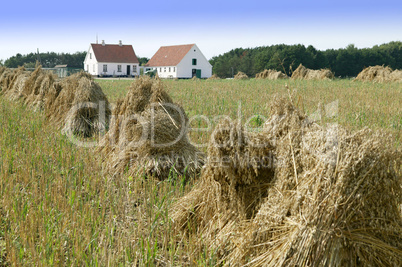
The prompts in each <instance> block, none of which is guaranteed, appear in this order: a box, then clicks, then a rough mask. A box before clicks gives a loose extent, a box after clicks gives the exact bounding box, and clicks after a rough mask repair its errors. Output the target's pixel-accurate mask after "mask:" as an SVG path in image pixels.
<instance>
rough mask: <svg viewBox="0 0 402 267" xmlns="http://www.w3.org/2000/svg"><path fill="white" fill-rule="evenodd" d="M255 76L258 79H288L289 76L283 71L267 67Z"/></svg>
mask: <svg viewBox="0 0 402 267" xmlns="http://www.w3.org/2000/svg"><path fill="white" fill-rule="evenodd" d="M255 78H256V79H268V80H278V79H287V78H289V77H288V76H287V75H286V74H284V73H283V72H281V71H276V70H267V69H265V70H263V71H262V72H260V73H257V74H256V75H255Z"/></svg>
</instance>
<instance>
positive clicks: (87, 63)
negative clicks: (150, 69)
mask: <svg viewBox="0 0 402 267" xmlns="http://www.w3.org/2000/svg"><path fill="white" fill-rule="evenodd" d="M91 54H92V56H91ZM91 57H92V58H91ZM103 65H107V72H103ZM117 65H121V72H118V71H117V70H118V67H117ZM127 65H130V72H131V73H130V75H139V74H140V64H139V63H112V62H98V61H97V60H96V57H95V54H94V52H93V50H92V46H89V49H88V52H87V55H86V56H85V60H84V70H85V71H86V72H88V73H89V74H91V75H95V76H98V75H108V76H109V75H112V76H113V75H116V76H120V75H127ZM134 66H136V67H137V69H136V72H134Z"/></svg>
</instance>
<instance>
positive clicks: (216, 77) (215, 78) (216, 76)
mask: <svg viewBox="0 0 402 267" xmlns="http://www.w3.org/2000/svg"><path fill="white" fill-rule="evenodd" d="M220 79H221V78H219V76H218V75H216V74H212V76H211V77H209V78H208V79H207V80H220Z"/></svg>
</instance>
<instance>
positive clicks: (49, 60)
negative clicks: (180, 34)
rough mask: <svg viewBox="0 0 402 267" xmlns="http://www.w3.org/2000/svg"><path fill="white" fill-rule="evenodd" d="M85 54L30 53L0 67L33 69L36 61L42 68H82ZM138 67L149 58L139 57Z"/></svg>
mask: <svg viewBox="0 0 402 267" xmlns="http://www.w3.org/2000/svg"><path fill="white" fill-rule="evenodd" d="M86 54H87V52H76V53H74V54H69V53H55V52H47V53H39V54H37V53H30V54H27V55H21V54H17V55H15V56H12V57H10V58H8V59H7V60H5V61H4V63H2V62H1V61H0V65H1V64H3V65H4V66H6V67H8V68H18V67H19V66H25V67H26V68H34V67H35V65H36V61H39V62H40V64H41V65H42V67H44V68H54V67H55V66H56V65H68V66H69V67H72V68H82V69H83V68H84V60H85V56H86ZM138 60H139V62H140V65H145V64H146V63H147V62H148V60H149V58H146V57H139V58H138Z"/></svg>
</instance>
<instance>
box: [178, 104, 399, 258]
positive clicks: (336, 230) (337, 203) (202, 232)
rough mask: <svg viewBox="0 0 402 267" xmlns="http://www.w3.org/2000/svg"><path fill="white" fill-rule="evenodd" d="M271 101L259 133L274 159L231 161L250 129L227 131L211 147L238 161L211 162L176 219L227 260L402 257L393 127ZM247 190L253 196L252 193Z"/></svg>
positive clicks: (212, 152) (215, 153)
mask: <svg viewBox="0 0 402 267" xmlns="http://www.w3.org/2000/svg"><path fill="white" fill-rule="evenodd" d="M272 103H273V104H272V105H271V107H272V112H271V113H272V116H271V117H270V119H269V120H268V121H267V122H266V124H265V126H264V130H263V132H262V133H260V134H258V135H259V138H260V139H259V140H263V143H264V144H266V147H267V149H269V150H268V151H265V152H264V154H263V155H266V154H265V153H269V152H270V151H272V153H273V157H274V159H275V161H274V162H275V164H274V165H273V166H272V168H269V169H267V170H266V172H263V173H266V175H263V176H261V175H260V173H259V172H255V173H254V174H253V173H252V171H251V170H253V169H254V168H251V169H250V168H245V167H243V168H242V169H240V170H239V169H236V168H233V166H239V165H238V164H237V161H238V160H237V159H238V158H239V157H243V158H244V156H242V155H246V153H244V152H245V151H250V147H251V146H250V145H249V144H248V143H247V142H246V141H245V140H251V139H252V138H245V139H244V138H243V139H242V138H237V136H236V134H233V133H232V131H226V132H225V131H223V132H222V131H220V132H221V133H223V135H218V139H219V140H222V141H224V140H236V141H235V142H233V143H231V145H230V146H228V147H223V148H216V147H210V148H209V151H208V157H211V156H221V157H222V156H224V155H229V157H227V160H226V161H227V162H228V163H227V165H228V166H230V168H227V169H222V168H220V167H214V166H212V165H211V163H210V162H208V163H207V165H206V167H205V170H204V171H203V174H202V177H201V180H200V182H199V185H198V186H195V187H194V189H193V190H192V191H191V192H190V193H189V194H188V195H186V196H184V197H183V198H181V199H179V200H178V201H177V203H176V205H175V206H174V207H173V208H172V210H171V215H172V220H173V222H174V225H175V226H176V229H178V230H179V231H180V232H183V231H184V232H186V233H187V234H194V233H195V234H196V236H197V235H198V237H197V238H198V239H202V240H204V241H205V242H206V243H207V245H208V248H209V249H213V250H215V251H217V253H218V255H219V256H220V259H221V260H222V262H221V263H225V264H226V265H245V264H248V265H249V266H306V265H311V266H357V265H362V266H378V265H379V266H401V264H402V250H401V249H402V240H401V238H400V237H401V236H402V219H401V213H400V204H401V203H402V192H401V175H400V172H399V173H398V171H399V169H398V168H400V166H401V163H402V162H401V158H402V154H401V152H400V151H395V150H393V149H392V148H391V147H390V146H389V143H390V142H391V137H390V136H388V135H386V134H384V133H381V132H372V131H370V130H368V129H363V130H361V131H358V132H349V131H347V130H345V129H343V128H342V127H340V126H337V125H336V124H334V125H331V126H328V127H321V126H319V125H317V124H314V123H310V122H309V121H308V119H307V118H305V116H304V115H303V114H301V113H300V112H299V111H298V110H297V109H296V108H294V106H293V105H292V103H291V102H289V101H286V100H285V99H283V98H282V99H277V98H276V99H274V101H273V102H272ZM219 127H222V126H219ZM219 127H218V128H217V130H216V131H219V129H220V128H219ZM235 132H236V131H235ZM240 132H241V131H240ZM242 135H244V136H248V135H249V133H244V132H243V133H242ZM211 142H212V141H211ZM242 144H243V145H242ZM271 146H272V147H271ZM239 148H241V149H239ZM257 155H259V153H257ZM260 169H261V168H260ZM257 170H258V168H257ZM260 178H263V179H260ZM258 189H259V190H260V191H259V193H255V191H254V190H258ZM247 190H248V192H251V191H253V193H252V194H251V196H254V198H252V197H251V198H250V199H251V200H250V199H249V200H247V201H245V200H246V199H248V198H247V197H245V196H246V195H248V194H245V193H244V192H247ZM259 196H260V197H264V198H263V199H262V198H259ZM249 203H253V204H251V205H250V204H249Z"/></svg>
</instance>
